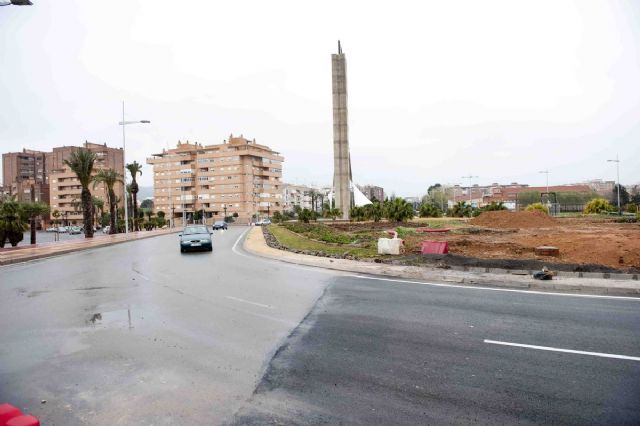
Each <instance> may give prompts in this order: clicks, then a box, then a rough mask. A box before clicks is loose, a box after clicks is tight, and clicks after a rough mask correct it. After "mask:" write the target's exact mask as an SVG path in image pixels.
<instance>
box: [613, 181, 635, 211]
mask: <svg viewBox="0 0 640 426" xmlns="http://www.w3.org/2000/svg"><path fill="white" fill-rule="evenodd" d="M618 187H620V207H622V206H624V205H625V204H629V199H630V198H631V197H630V196H629V191H627V188H625V187H624V186H623V185H620V184H619V183H616V184H615V186H614V187H613V204H615V205H616V206H617V205H618Z"/></svg>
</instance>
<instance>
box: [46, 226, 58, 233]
mask: <svg viewBox="0 0 640 426" xmlns="http://www.w3.org/2000/svg"><path fill="white" fill-rule="evenodd" d="M47 232H58V227H57V226H50V227H48V228H47Z"/></svg>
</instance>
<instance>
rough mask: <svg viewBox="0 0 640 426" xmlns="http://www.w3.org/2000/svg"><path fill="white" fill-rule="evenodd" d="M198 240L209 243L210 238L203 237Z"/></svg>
mask: <svg viewBox="0 0 640 426" xmlns="http://www.w3.org/2000/svg"><path fill="white" fill-rule="evenodd" d="M200 242H202V243H210V242H211V240H210V239H208V238H203V239H202V240H200Z"/></svg>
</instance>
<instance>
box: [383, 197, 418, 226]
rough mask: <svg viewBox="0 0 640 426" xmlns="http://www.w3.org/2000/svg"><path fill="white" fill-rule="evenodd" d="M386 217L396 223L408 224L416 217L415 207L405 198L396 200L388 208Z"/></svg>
mask: <svg viewBox="0 0 640 426" xmlns="http://www.w3.org/2000/svg"><path fill="white" fill-rule="evenodd" d="M385 210H386V212H385V215H386V216H387V218H388V219H389V220H392V221H394V222H406V221H407V220H409V219H412V218H413V216H414V213H415V212H414V211H413V206H412V205H411V204H409V203H408V202H407V201H406V200H404V199H403V198H394V199H393V200H391V201H389V202H388V203H387V206H386V209H385Z"/></svg>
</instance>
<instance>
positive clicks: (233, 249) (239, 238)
mask: <svg viewBox="0 0 640 426" xmlns="http://www.w3.org/2000/svg"><path fill="white" fill-rule="evenodd" d="M250 230H251V228H248V229H247V230H246V231H244V232H243V233H242V234H240V236H239V237H238V239H237V240H236V242H235V243H234V244H233V247H232V248H231V251H232V252H234V253H235V254H239V255H240V256H244V257H249V256H247V255H246V254H244V253H240V252H239V251H238V243H239V242H240V240H241V239H242V238H243V237H244V235H245V234H246V233H247V232H249V231H250Z"/></svg>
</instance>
